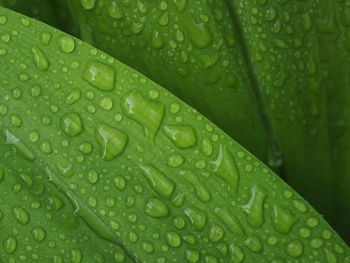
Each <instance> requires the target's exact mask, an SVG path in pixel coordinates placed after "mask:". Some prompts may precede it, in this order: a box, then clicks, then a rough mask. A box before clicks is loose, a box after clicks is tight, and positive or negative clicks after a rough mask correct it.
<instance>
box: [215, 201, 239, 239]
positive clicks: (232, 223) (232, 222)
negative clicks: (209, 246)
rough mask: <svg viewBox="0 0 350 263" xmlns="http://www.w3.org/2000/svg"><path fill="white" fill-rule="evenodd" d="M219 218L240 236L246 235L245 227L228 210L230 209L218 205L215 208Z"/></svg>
mask: <svg viewBox="0 0 350 263" xmlns="http://www.w3.org/2000/svg"><path fill="white" fill-rule="evenodd" d="M214 212H215V214H216V215H217V216H218V218H219V219H220V220H221V221H222V222H223V223H224V224H225V225H226V226H227V228H228V229H229V230H230V231H231V232H233V233H235V234H238V235H240V236H243V235H244V229H243V227H242V225H241V223H240V222H239V221H238V219H237V218H236V217H235V216H234V215H233V214H232V213H230V212H229V211H228V209H225V208H221V207H217V208H215V210H214Z"/></svg>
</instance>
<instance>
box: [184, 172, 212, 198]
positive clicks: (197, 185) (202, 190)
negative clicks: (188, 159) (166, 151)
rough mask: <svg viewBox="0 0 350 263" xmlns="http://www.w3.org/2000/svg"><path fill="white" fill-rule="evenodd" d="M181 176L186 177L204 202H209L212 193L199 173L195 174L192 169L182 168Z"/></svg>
mask: <svg viewBox="0 0 350 263" xmlns="http://www.w3.org/2000/svg"><path fill="white" fill-rule="evenodd" d="M179 174H180V176H181V177H182V178H183V179H185V181H186V182H188V183H189V184H191V185H192V186H193V188H194V190H195V193H196V196H197V197H198V198H199V199H200V200H201V201H203V202H208V201H209V200H210V198H211V195H210V193H209V191H208V190H207V188H206V187H205V186H204V185H203V184H202V183H201V182H200V180H199V178H198V177H197V175H195V174H194V173H193V172H192V171H191V170H181V171H180V172H179Z"/></svg>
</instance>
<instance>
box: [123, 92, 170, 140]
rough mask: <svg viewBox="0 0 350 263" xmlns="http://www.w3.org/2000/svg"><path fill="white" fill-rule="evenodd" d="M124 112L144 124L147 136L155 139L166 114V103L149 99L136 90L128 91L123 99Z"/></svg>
mask: <svg viewBox="0 0 350 263" xmlns="http://www.w3.org/2000/svg"><path fill="white" fill-rule="evenodd" d="M121 108H122V110H123V112H124V114H125V115H126V116H127V117H129V118H131V119H133V120H135V121H136V122H138V123H139V124H140V125H142V126H143V128H144V131H145V134H146V137H147V138H148V139H151V140H153V138H154V137H155V135H156V133H157V131H158V129H159V126H160V124H161V122H162V119H163V115H164V104H163V103H161V102H156V101H148V100H146V99H145V98H144V97H143V95H142V94H141V93H140V92H139V91H136V90H132V91H130V92H128V93H126V94H125V95H124V96H123V97H122V99H121Z"/></svg>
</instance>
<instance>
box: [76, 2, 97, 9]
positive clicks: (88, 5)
mask: <svg viewBox="0 0 350 263" xmlns="http://www.w3.org/2000/svg"><path fill="white" fill-rule="evenodd" d="M95 3H96V0H80V4H81V6H82V7H83V8H84V9H85V10H90V9H92V8H94V7H95Z"/></svg>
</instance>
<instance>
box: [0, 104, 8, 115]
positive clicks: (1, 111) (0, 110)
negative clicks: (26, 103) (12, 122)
mask: <svg viewBox="0 0 350 263" xmlns="http://www.w3.org/2000/svg"><path fill="white" fill-rule="evenodd" d="M8 111H9V108H8V106H7V105H6V104H3V103H0V115H1V116H5V115H6V114H7V112H8Z"/></svg>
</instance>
